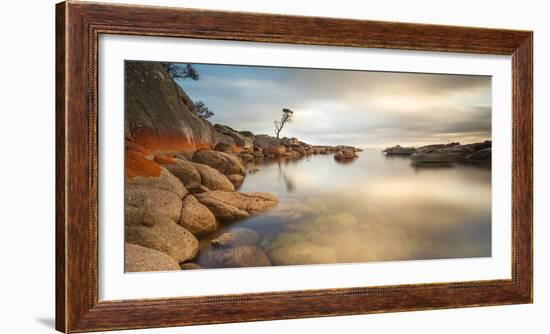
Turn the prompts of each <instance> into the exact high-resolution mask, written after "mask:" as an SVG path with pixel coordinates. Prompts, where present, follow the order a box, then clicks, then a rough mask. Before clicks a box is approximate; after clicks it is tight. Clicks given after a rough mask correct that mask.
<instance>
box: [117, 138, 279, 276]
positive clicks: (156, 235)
mask: <svg viewBox="0 0 550 334" xmlns="http://www.w3.org/2000/svg"><path fill="white" fill-rule="evenodd" d="M187 156H189V154H187V155H183V154H171V155H167V154H160V153H151V152H147V151H146V150H145V149H144V148H143V147H141V148H140V147H138V146H137V145H135V144H132V143H128V144H127V145H126V177H125V238H126V248H125V251H126V253H125V254H126V256H125V264H126V271H153V270H156V271H159V270H176V269H180V268H182V267H181V266H183V267H185V268H188V267H189V266H190V264H189V262H190V261H192V260H193V259H194V258H195V257H196V256H197V254H198V250H199V242H198V239H197V238H199V237H201V236H204V235H206V234H209V233H212V232H214V231H216V230H217V229H218V227H219V225H220V224H227V223H230V222H233V221H235V220H240V219H243V218H247V217H249V216H252V215H255V214H258V213H260V212H263V211H265V210H268V209H270V208H272V207H274V206H276V205H277V203H278V199H277V197H275V196H273V195H271V194H267V193H243V192H237V191H235V189H236V187H237V188H238V186H239V184H240V183H242V181H243V179H244V177H245V170H244V167H243V165H242V163H241V160H239V159H238V158H237V157H236V156H234V155H231V154H228V153H224V152H218V151H213V150H206V149H200V150H197V151H196V152H194V153H193V154H192V156H191V159H189V158H188V157H187ZM180 265H181V266H180Z"/></svg>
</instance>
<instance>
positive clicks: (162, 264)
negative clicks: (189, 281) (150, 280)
mask: <svg viewBox="0 0 550 334" xmlns="http://www.w3.org/2000/svg"><path fill="white" fill-rule="evenodd" d="M168 270H180V266H179V265H178V263H177V262H176V261H175V260H174V259H173V258H171V257H170V256H168V255H166V254H164V253H162V252H159V251H156V250H154V249H151V248H147V247H143V246H139V245H134V244H131V243H125V244H124V271H125V272H145V271H168Z"/></svg>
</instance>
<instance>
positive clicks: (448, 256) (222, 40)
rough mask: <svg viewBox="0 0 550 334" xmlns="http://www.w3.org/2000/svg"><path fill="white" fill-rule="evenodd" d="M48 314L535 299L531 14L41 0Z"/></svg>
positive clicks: (131, 316) (224, 317) (214, 316)
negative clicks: (52, 196) (50, 128)
mask: <svg viewBox="0 0 550 334" xmlns="http://www.w3.org/2000/svg"><path fill="white" fill-rule="evenodd" d="M56 28H57V29H56V31H57V33H56V37H57V40H56V42H57V55H56V59H57V61H56V66H57V78H56V85H57V89H56V103H57V106H56V113H57V123H56V127H57V130H56V131H57V136H56V139H57V142H56V149H57V168H56V171H57V175H56V182H57V183H56V185H57V190H56V194H57V211H56V220H57V224H56V228H57V230H56V237H57V241H56V273H57V277H56V283H57V286H56V299H57V301H56V328H57V329H58V330H59V331H64V332H84V331H98V330H117V329H129V328H148V327H166V326H180V325H193V324H209V323H221V322H237V321H255V320H269V319H287V318H299V317H319V316H333V315H346V314H364V313H379V312H396V311H408V310H428V309H439V308H451V307H472V306H488V305H504V304H520V303H531V302H532V298H533V293H532V271H533V261H532V159H533V157H532V92H533V87H532V47H533V46H532V32H530V31H516V30H498V29H484V28H471V27H451V26H436V25H420V24H408V23H394V22H376V21H359V20H345V19H333V18H316V17H298V16H281V15H269V14H253V13H239V12H220V11H203V10H195V9H193V10H191V9H182V8H167V7H146V6H128V5H114V4H98V3H86V2H73V1H68V2H63V3H60V4H58V5H57V20H56Z"/></svg>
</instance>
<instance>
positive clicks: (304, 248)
mask: <svg viewBox="0 0 550 334" xmlns="http://www.w3.org/2000/svg"><path fill="white" fill-rule="evenodd" d="M268 255H269V258H270V259H271V262H272V263H273V264H274V265H296V264H324V263H335V262H337V261H336V256H335V254H334V251H333V250H332V249H331V248H328V247H323V246H319V245H317V244H315V243H313V242H311V241H309V240H307V239H306V238H305V236H304V235H302V233H300V232H298V233H286V232H284V233H280V234H279V235H278V236H277V238H276V240H275V241H274V243H273V244H272V247H271V250H270V251H269V253H268Z"/></svg>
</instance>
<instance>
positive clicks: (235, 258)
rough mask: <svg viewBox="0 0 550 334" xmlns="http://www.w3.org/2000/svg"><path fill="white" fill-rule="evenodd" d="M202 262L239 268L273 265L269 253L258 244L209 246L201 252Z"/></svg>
mask: <svg viewBox="0 0 550 334" xmlns="http://www.w3.org/2000/svg"><path fill="white" fill-rule="evenodd" d="M201 261H202V262H201V263H207V264H208V267H211V268H239V267H265V266H271V262H270V261H269V258H268V257H267V255H266V254H265V253H264V252H263V251H262V250H261V249H260V248H258V247H256V246H238V247H234V248H209V249H206V250H205V251H204V253H203V254H201Z"/></svg>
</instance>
